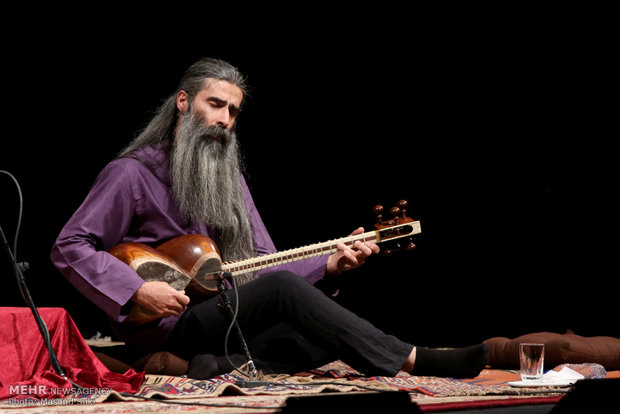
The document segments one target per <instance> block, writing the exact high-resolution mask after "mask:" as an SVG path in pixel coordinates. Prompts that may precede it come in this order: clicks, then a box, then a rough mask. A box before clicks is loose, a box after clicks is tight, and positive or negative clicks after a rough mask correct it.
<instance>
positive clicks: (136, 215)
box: [51, 144, 327, 346]
mask: <svg viewBox="0 0 620 414" xmlns="http://www.w3.org/2000/svg"><path fill="white" fill-rule="evenodd" d="M166 149H167V146H166V145H165V144H164V145H159V146H157V147H146V148H143V149H140V150H138V151H136V152H135V153H134V156H135V157H136V158H118V159H116V160H114V161H112V162H110V163H109V164H108V165H107V166H106V167H105V168H104V169H103V170H102V171H101V173H100V174H99V176H98V177H97V179H96V181H95V183H94V185H93V187H92V188H91V190H90V192H89V194H88V195H87V197H86V199H85V200H84V202H83V203H82V205H81V206H80V207H79V208H78V210H77V211H76V212H75V213H74V215H73V216H72V217H71V219H70V220H69V222H68V223H67V224H66V225H65V227H64V228H63V229H62V231H61V233H60V235H59V236H58V239H57V240H56V242H55V244H54V246H53V247H52V253H51V259H52V262H53V263H54V265H55V266H56V267H57V268H58V269H59V270H60V272H61V273H62V274H63V275H64V276H65V277H66V278H67V280H69V282H71V284H72V285H73V286H74V287H75V288H76V289H77V290H79V291H80V292H81V293H82V294H83V295H84V296H86V297H87V298H88V299H89V300H90V301H91V302H93V303H94V304H95V305H97V306H98V307H99V308H101V309H102V310H103V311H104V312H106V314H107V315H108V316H109V317H110V319H111V321H112V324H113V327H114V328H115V329H116V331H117V333H119V334H120V335H121V336H123V337H124V339H125V340H126V341H127V342H130V343H134V344H135V345H138V346H140V345H146V344H149V345H156V344H157V343H161V341H163V340H164V339H165V337H166V336H167V335H168V334H169V333H170V331H171V330H172V328H173V327H174V325H175V324H176V322H177V321H178V317H175V316H171V317H166V318H162V319H160V320H158V321H156V322H154V323H152V324H149V325H148V326H143V327H139V328H138V327H129V326H125V325H124V324H122V322H123V321H124V319H125V318H126V317H127V311H128V309H129V307H128V306H126V305H130V304H131V301H130V299H131V297H132V296H133V294H134V293H135V292H136V291H137V290H138V288H139V287H140V286H141V285H142V284H143V283H144V280H143V279H142V278H141V277H140V276H139V275H138V274H137V273H136V272H135V271H134V270H132V269H131V268H130V267H129V266H128V265H126V264H125V263H123V262H121V261H120V260H118V259H117V258H115V257H114V256H112V255H111V254H109V253H108V252H107V251H106V250H109V249H110V248H112V247H114V246H116V245H117V244H119V243H125V242H138V243H145V244H148V245H151V246H153V247H156V246H157V245H159V244H161V243H163V242H165V241H167V240H169V239H171V238H174V237H177V236H180V235H184V234H190V233H198V234H204V235H206V236H209V237H211V238H212V239H214V241H215V242H216V243H217V239H216V236H215V234H214V232H213V230H212V229H210V228H209V227H208V226H206V225H205V224H204V223H196V222H191V221H188V220H186V219H184V218H183V217H182V216H181V215H180V214H179V212H178V207H177V204H176V201H175V198H174V195H173V194H172V190H171V188H170V177H169V169H168V165H169V164H168V160H167V157H166ZM138 159H139V160H138ZM240 177H241V178H240V179H241V185H242V186H243V189H244V191H245V198H246V205H247V210H248V213H249V215H250V223H251V229H252V236H253V240H254V247H255V251H256V255H257V256H258V255H263V254H267V253H274V252H275V251H276V248H275V246H274V244H273V241H272V240H271V237H270V236H269V233H268V232H267V229H266V228H265V225H264V223H263V221H262V219H261V217H260V215H259V213H258V211H257V210H256V206H255V205H254V201H253V200H252V196H251V194H250V191H249V189H248V187H247V185H246V182H245V180H244V178H243V176H240ZM326 264H327V256H321V257H315V258H310V259H305V260H301V261H298V262H293V263H287V264H284V265H280V266H277V267H274V268H271V269H264V270H262V271H259V272H257V274H258V275H260V274H261V273H267V272H273V271H275V270H284V269H286V270H290V271H292V272H294V273H297V274H298V275H300V276H302V277H304V278H306V279H308V280H309V281H310V282H312V283H315V282H317V281H318V280H320V279H322V278H323V277H324V276H325V267H326Z"/></svg>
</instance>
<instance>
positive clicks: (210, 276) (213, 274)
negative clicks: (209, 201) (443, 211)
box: [108, 200, 422, 325]
mask: <svg viewBox="0 0 620 414" xmlns="http://www.w3.org/2000/svg"><path fill="white" fill-rule="evenodd" d="M406 206H407V202H406V201H405V200H400V201H399V202H398V207H392V208H391V209H390V213H391V214H392V216H393V217H392V218H391V219H388V220H383V219H382V212H383V207H382V206H380V205H378V206H375V207H374V209H373V211H374V212H375V213H376V214H377V223H376V224H375V229H376V230H374V231H368V232H365V233H361V234H356V235H350V236H346V237H343V238H341V239H335V240H330V241H327V242H323V243H316V244H311V245H307V246H303V247H298V248H295V249H290V250H284V251H281V252H275V253H271V254H266V255H263V256H257V257H253V258H249V259H243V260H237V261H233V262H224V263H223V262H222V261H221V259H220V257H221V256H220V252H219V249H218V247H217V245H216V244H215V242H213V240H211V239H210V238H209V237H207V236H204V235H201V234H186V235H182V236H178V237H175V238H174V239H171V240H169V241H167V242H165V243H163V244H161V245H159V246H158V247H157V248H153V247H150V246H148V245H146V244H142V243H133V242H129V243H121V244H119V245H117V246H115V247H113V248H112V249H110V250H109V251H108V252H109V253H110V254H112V255H113V256H115V257H116V258H117V259H119V260H121V261H122V262H124V263H125V264H127V265H128V266H129V267H131V268H132V269H133V270H134V271H136V273H138V275H140V277H141V278H142V279H144V280H145V281H147V282H149V281H163V282H166V283H168V284H169V285H170V286H172V287H173V288H174V289H176V290H185V294H186V295H187V296H189V297H190V299H191V300H192V301H201V300H205V299H207V298H209V297H212V296H214V295H216V294H217V293H218V289H217V286H218V283H219V281H218V280H219V279H218V275H219V274H220V273H221V272H230V273H231V274H232V276H233V277H235V276H238V275H240V274H244V273H250V272H254V271H257V270H261V269H267V268H270V267H274V266H278V265H281V264H285V263H290V262H295V261H298V260H303V259H307V258H311V257H316V256H322V255H328V254H332V253H335V252H337V251H338V247H337V246H338V244H339V243H341V242H342V243H344V244H345V245H346V246H348V247H351V246H353V244H354V243H355V242H357V241H361V242H375V243H382V242H385V241H388V240H396V239H400V238H404V237H411V236H413V235H414V234H418V233H421V231H422V230H421V228H420V222H419V221H414V220H413V219H412V218H410V217H407V215H406V210H405V207H406ZM414 247H415V245H414V244H413V242H412V241H411V239H410V240H409V243H408V244H407V245H406V246H405V249H407V250H411V249H413V248H414ZM398 248H400V246H399V247H398ZM392 251H393V250H392V249H387V250H386V251H385V252H387V253H388V254H390V253H391V252H392ZM385 252H384V253H385ZM156 319H158V317H157V316H155V315H153V314H151V313H149V312H148V311H146V310H145V309H144V308H142V307H141V306H139V305H134V306H132V308H131V310H130V313H129V316H128V317H127V319H126V322H128V323H135V324H139V325H140V324H145V323H148V322H151V321H154V320H156Z"/></svg>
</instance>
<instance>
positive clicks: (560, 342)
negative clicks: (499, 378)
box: [484, 332, 620, 371]
mask: <svg viewBox="0 0 620 414" xmlns="http://www.w3.org/2000/svg"><path fill="white" fill-rule="evenodd" d="M484 342H485V343H486V344H487V345H488V346H489V365H490V366H491V367H492V368H508V369H519V344H520V343H522V342H533V343H542V344H545V369H548V368H553V367H555V366H557V365H560V364H566V363H571V364H581V363H588V362H589V363H595V364H600V365H602V366H604V367H605V369H606V370H608V371H610V370H618V369H620V339H619V338H612V337H610V336H592V337H585V336H579V335H575V334H574V333H565V334H559V333H553V332H538V333H531V334H527V335H523V336H520V337H518V338H514V339H509V338H503V337H496V338H490V339H487V340H486V341H484Z"/></svg>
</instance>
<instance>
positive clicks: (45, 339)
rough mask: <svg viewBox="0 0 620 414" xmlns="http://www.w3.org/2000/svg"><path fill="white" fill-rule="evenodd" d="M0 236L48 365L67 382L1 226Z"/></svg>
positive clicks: (20, 265)
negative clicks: (46, 354)
mask: <svg viewBox="0 0 620 414" xmlns="http://www.w3.org/2000/svg"><path fill="white" fill-rule="evenodd" d="M0 236H1V238H2V244H3V245H4V248H5V250H6V253H7V255H8V256H9V259H10V261H11V266H12V267H13V272H14V273H15V277H16V278H17V285H18V287H19V291H20V293H21V295H22V298H23V299H24V301H25V302H26V304H27V305H28V306H29V307H30V310H31V311H32V315H33V316H34V319H35V321H36V322H37V326H38V327H39V331H40V332H41V336H43V342H44V343H45V346H46V347H47V353H48V355H49V359H50V364H51V365H52V368H54V370H56V372H57V373H58V375H60V376H61V377H62V378H64V379H65V380H68V379H67V375H66V374H65V371H64V369H62V367H61V366H60V363H59V362H58V358H57V357H56V352H55V351H54V348H53V347H52V342H51V340H50V334H49V331H48V329H47V325H45V322H44V321H43V319H42V318H41V315H39V311H38V310H37V307H36V306H35V304H34V301H33V300H32V296H31V295H30V291H29V290H28V286H26V279H25V278H24V274H23V273H22V267H23V268H24V269H25V268H26V266H25V265H22V264H21V263H17V261H16V259H15V257H14V256H13V252H11V248H10V247H9V242H8V241H7V239H6V237H5V235H4V231H3V230H2V226H0Z"/></svg>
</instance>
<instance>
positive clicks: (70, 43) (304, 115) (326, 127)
mask: <svg viewBox="0 0 620 414" xmlns="http://www.w3.org/2000/svg"><path fill="white" fill-rule="evenodd" d="M462 12H463V11H461V10H441V11H435V12H434V13H431V14H428V13H414V14H413V15H409V14H407V15H402V13H400V12H399V11H397V10H391V11H389V12H386V11H384V12H383V13H381V14H380V15H377V16H373V17H374V18H370V16H372V14H373V13H372V10H368V15H367V16H366V19H365V20H363V21H360V20H358V16H355V15H352V14H347V15H346V16H341V17H339V18H335V17H334V18H325V17H323V18H319V17H313V18H312V19H311V20H308V21H305V23H303V24H302V23H301V22H300V21H299V20H298V19H299V18H300V16H301V15H303V13H301V12H297V13H295V14H292V15H290V16H288V17H289V18H288V19H281V21H280V23H282V22H286V23H283V24H282V25H281V26H274V25H271V24H267V23H265V25H264V26H261V28H260V29H252V30H250V29H248V30H247V31H243V30H242V29H240V28H238V27H237V26H236V25H232V27H233V28H231V27H230V26H227V25H226V24H224V23H222V22H219V23H218V24H213V22H211V21H210V20H212V19H213V16H211V19H207V20H209V21H208V22H202V21H201V20H200V19H199V18H197V17H196V18H194V19H192V20H190V21H186V20H183V19H178V20H176V19H175V16H176V15H175V16H170V18H169V21H166V22H165V24H160V25H157V24H154V25H153V27H150V28H149V29H145V30H142V31H132V32H131V34H130V33H129V32H127V33H125V32H121V29H120V26H117V23H118V22H115V21H112V20H105V21H104V23H98V24H97V25H95V27H93V26H92V25H93V23H92V22H89V21H88V20H85V19H84V20H76V21H75V22H73V23H74V24H72V25H67V26H65V25H62V24H57V23H53V24H52V23H49V25H48V26H45V27H43V28H41V27H40V26H39V25H38V24H33V25H24V26H20V30H18V31H11V32H7V33H5V36H4V39H5V40H4V42H5V48H4V52H3V53H4V54H5V64H4V67H5V75H3V78H2V79H3V86H2V88H3V91H4V94H3V95H4V104H5V105H4V107H5V109H4V110H3V125H4V127H5V128H4V130H5V131H6V133H5V135H4V136H3V145H2V150H1V164H0V169H5V170H8V171H10V172H11V173H12V174H14V175H15V176H16V178H17V179H18V181H19V183H20V185H21V188H22V191H23V195H24V215H23V223H22V229H21V232H20V235H19V245H18V259H19V260H26V261H28V262H29V263H30V265H31V269H30V270H29V271H28V272H27V273H26V277H27V281H28V285H29V287H30V289H31V291H32V294H33V296H34V299H35V302H36V303H37V304H38V305H39V306H62V307H65V308H67V309H68V310H69V311H70V313H71V315H72V316H73V318H74V319H75V320H76V321H77V322H78V326H79V327H80V329H81V330H82V332H83V334H84V336H86V337H88V336H91V335H93V334H94V333H95V332H96V331H100V332H103V333H107V328H106V321H105V318H104V317H103V315H102V314H101V313H100V312H99V311H98V310H97V309H95V308H93V307H92V306H91V305H89V304H88V303H87V302H86V301H85V300H84V299H83V298H81V296H80V295H79V294H78V293H77V292H76V291H75V290H74V289H73V288H72V287H71V286H70V285H69V284H68V283H67V282H66V281H65V280H64V279H63V278H62V276H61V275H60V274H59V273H58V272H57V271H56V269H55V268H54V267H53V266H52V265H51V263H50V261H49V251H50V248H51V245H52V243H53V241H54V239H55V238H56V236H57V235H58V233H59V231H60V229H61V228H62V226H63V225H64V223H65V222H66V220H68V218H69V217H70V216H71V214H72V213H73V211H74V210H75V209H76V208H77V207H78V206H79V204H80V203H81V201H82V200H83V198H84V196H85V195H86V194H87V192H88V189H89V187H90V186H91V184H92V182H93V180H94V179H95V177H96V175H97V174H98V172H99V171H100V169H101V168H102V167H103V166H104V165H105V164H106V163H107V162H108V161H109V160H111V159H112V158H114V156H115V154H116V153H117V152H118V151H119V150H120V149H121V148H122V147H123V146H124V145H125V144H126V143H127V142H128V141H129V140H130V139H131V138H132V137H133V136H134V135H135V133H136V131H138V130H139V129H140V128H141V127H143V126H144V125H145V124H146V123H147V122H148V120H149V119H150V116H151V114H152V111H153V110H154V109H155V108H156V107H157V106H158V104H159V103H160V102H161V100H162V99H163V98H165V97H166V96H168V95H169V94H170V93H172V92H173V91H174V89H175V87H176V84H177V81H178V79H179V78H180V76H181V74H182V73H183V71H184V70H185V68H186V67H187V66H188V65H190V64H191V63H192V62H193V61H195V60H196V59H197V58H199V57H202V56H212V57H219V58H223V59H225V60H228V61H230V62H231V63H233V64H235V65H236V66H238V67H239V68H240V69H241V71H242V72H244V73H246V74H247V76H248V80H249V83H250V84H251V86H252V92H251V96H250V97H249V99H248V100H247V102H246V103H247V106H246V107H245V108H244V111H243V113H242V114H241V116H240V118H239V124H238V133H239V138H240V140H241V145H242V151H243V154H244V157H245V160H246V164H247V172H248V183H249V185H250V188H251V190H252V192H253V195H254V199H255V202H256V205H257V207H258V208H259V211H260V212H261V214H262V217H263V219H264V221H265V223H266V225H267V227H268V228H269V229H270V232H271V235H272V237H273V239H274V241H275V243H276V246H277V247H278V248H280V249H286V248H292V247H297V246H301V245H305V244H309V243H314V242H319V241H325V240H329V239H332V238H336V237H340V236H343V235H346V234H348V233H349V232H350V231H352V230H353V229H355V228H356V227H358V226H360V225H362V226H365V227H366V229H370V228H372V225H373V224H374V214H373V213H372V208H373V206H375V205H376V204H383V205H384V206H385V207H386V208H389V207H391V206H392V205H394V204H395V203H396V202H397V201H398V200H399V199H406V200H408V202H409V208H408V211H409V215H410V216H411V217H413V218H415V219H417V220H420V221H421V224H422V234H420V235H418V236H416V238H415V240H416V244H417V249H416V250H415V251H413V252H401V253H398V254H395V255H393V256H392V257H380V256H377V257H372V258H370V259H369V260H368V263H367V264H366V265H365V266H363V267H362V268H360V269H358V270H356V271H352V272H348V273H346V274H344V275H343V276H342V287H341V291H340V295H339V296H338V298H337V299H336V300H338V301H340V302H341V303H343V304H344V305H345V306H347V307H348V308H350V309H352V310H354V311H355V312H357V313H358V314H360V315H362V316H364V317H365V318H368V319H369V320H371V321H372V322H373V323H375V324H376V325H378V326H380V327H381V328H383V329H384V330H386V331H388V332H390V333H393V334H395V335H397V336H399V337H402V338H403V339H405V340H407V341H410V342H412V343H416V344H421V345H445V346H457V345H466V344H470V343H473V342H478V341H481V340H483V339H486V338H488V337H491V336H517V335H521V334H525V333H530V332H537V331H555V332H564V331H565V330H566V329H573V330H574V331H575V332H576V333H578V334H582V335H588V336H589V335H611V336H620V332H619V328H618V324H617V315H618V312H617V309H616V305H615V301H616V300H617V297H618V295H617V287H615V280H614V279H617V270H616V269H617V261H616V260H614V259H615V257H616V256H617V253H616V251H617V247H618V243H617V240H616V237H615V234H617V231H618V218H617V212H618V211H619V210H618V202H617V197H616V196H615V193H617V184H616V180H615V177H614V176H613V175H612V173H613V168H614V163H615V161H614V156H613V154H612V147H613V146H612V138H616V137H617V128H614V129H612V130H609V129H608V127H609V126H610V125H611V124H612V119H615V118H616V117H617V114H616V113H615V112H613V111H612V105H611V104H612V102H613V100H612V97H614V96H617V95H614V94H613V93H612V92H611V89H610V86H611V76H610V73H609V72H608V71H609V70H610V69H609V66H608V64H609V58H610V51H609V50H607V49H606V48H605V46H604V44H605V43H604V42H605V40H606V38H607V33H606V26H605V24H604V23H600V24H599V23H598V22H597V21H596V19H595V18H593V17H592V16H591V15H586V14H584V15H581V14H580V11H579V10H573V11H572V12H573V13H571V14H570V16H568V15H565V14H563V13H560V12H561V11H560V10H553V11H548V12H546V13H539V12H538V11H525V12H524V13H521V14H518V15H517V14H513V13H512V11H489V10H487V11H485V13H487V14H485V15H479V14H478V12H477V11H472V10H469V11H468V13H467V14H466V16H467V18H464V16H465V15H463V14H462ZM125 23H126V26H127V27H133V23H134V22H133V21H128V22H125ZM345 23H346V24H345ZM188 26H190V27H192V28H194V29H196V28H197V27H198V28H202V29H204V30H201V31H196V33H199V35H198V36H197V35H196V33H193V32H192V33H193V34H190V32H189V31H185V30H182V29H186V28H187V27H188ZM123 27H125V26H124V25H123ZM175 29H179V30H175ZM26 33H30V34H31V36H30V37H28V36H25V34H26ZM233 34H236V35H239V36H236V37H233ZM190 40H191V41H190ZM0 195H1V200H2V201H1V204H2V207H1V208H2V214H1V216H0V224H1V225H2V228H3V230H4V232H5V233H6V235H7V237H8V238H9V239H10V241H11V242H12V240H13V237H14V232H15V225H16V218H17V205H18V201H17V200H18V199H17V193H16V190H15V189H14V186H13V184H12V183H11V181H10V180H9V179H8V178H7V177H5V176H0ZM2 257H3V259H2V261H1V262H0V264H1V267H0V272H1V276H2V277H1V281H0V285H1V286H2V295H1V296H2V301H1V302H0V305H2V306H23V301H22V300H21V298H20V297H19V293H18V291H17V288H16V284H15V282H14V277H13V275H12V273H11V269H10V266H9V263H8V260H6V258H5V255H2Z"/></svg>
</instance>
